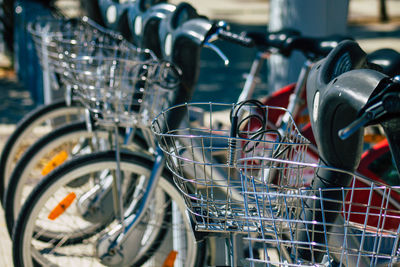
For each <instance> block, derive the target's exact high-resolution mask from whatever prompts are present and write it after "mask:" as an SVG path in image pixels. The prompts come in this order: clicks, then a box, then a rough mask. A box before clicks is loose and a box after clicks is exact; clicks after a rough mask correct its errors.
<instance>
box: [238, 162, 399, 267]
mask: <svg viewBox="0 0 400 267" xmlns="http://www.w3.org/2000/svg"><path fill="white" fill-rule="evenodd" d="M241 160H242V161H243V162H244V164H242V166H241V168H240V172H241V175H240V176H241V180H242V185H243V194H244V198H245V203H246V214H245V217H246V219H247V223H248V228H249V229H253V228H256V229H258V231H257V233H250V232H249V237H248V238H247V241H248V242H249V247H250V251H249V258H248V261H249V262H250V263H251V264H250V266H259V265H262V266H265V265H268V266H270V265H272V266H378V265H379V266H388V265H390V264H393V263H398V262H399V261H400V248H399V237H400V235H399V234H400V209H399V207H400V195H399V192H400V187H399V186H393V187H392V186H388V185H384V184H381V183H379V182H373V181H371V180H368V179H367V178H363V177H360V176H357V175H355V174H352V173H349V172H346V171H342V170H338V169H333V168H328V167H324V166H318V165H317V164H306V163H301V162H296V161H288V160H280V159H276V158H275V159H274V158H271V157H249V158H244V159H241ZM249 162H253V163H254V162H257V164H248V163H249ZM282 164H284V165H285V168H282ZM292 170H296V172H303V173H305V172H314V173H315V175H316V176H318V177H322V179H323V177H326V175H330V176H331V177H335V178H337V179H339V180H341V181H343V180H349V181H351V182H350V183H349V185H347V186H343V187H340V186H338V187H336V188H324V189H322V188H315V189H313V188H310V187H308V186H305V185H304V183H303V181H302V180H298V179H297V178H296V177H293V176H291V177H290V179H284V177H285V175H283V174H281V173H282V172H291V171H292ZM265 172H267V173H271V172H277V173H280V174H279V175H275V178H274V180H269V181H264V177H265ZM332 175H333V176H332ZM297 177H301V175H298V176H297ZM277 178H278V179H277ZM258 264H259V265H258Z"/></svg>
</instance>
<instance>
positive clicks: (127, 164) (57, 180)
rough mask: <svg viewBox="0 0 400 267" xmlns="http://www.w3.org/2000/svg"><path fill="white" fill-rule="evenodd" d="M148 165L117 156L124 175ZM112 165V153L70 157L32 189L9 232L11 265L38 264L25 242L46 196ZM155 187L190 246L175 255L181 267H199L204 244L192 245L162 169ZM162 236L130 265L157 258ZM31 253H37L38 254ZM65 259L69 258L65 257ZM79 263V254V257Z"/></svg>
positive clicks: (138, 158) (145, 170)
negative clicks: (179, 221)
mask: <svg viewBox="0 0 400 267" xmlns="http://www.w3.org/2000/svg"><path fill="white" fill-rule="evenodd" d="M152 164H153V162H152V161H151V160H150V159H147V158H144V157H141V156H138V155H135V154H133V153H126V152H122V153H121V167H122V169H123V170H124V172H125V171H126V172H128V171H132V173H134V174H136V175H141V176H146V175H148V174H149V173H150V172H151V168H152ZM115 165H116V163H115V151H103V152H96V153H93V154H88V155H84V156H82V157H77V158H74V159H72V160H71V161H69V162H67V163H65V164H64V165H62V166H61V167H60V168H57V169H56V170H55V171H54V172H52V173H51V174H50V175H49V176H47V177H46V178H45V179H43V180H42V181H41V182H40V183H39V184H38V185H37V186H36V187H35V189H34V190H33V191H32V193H31V194H30V196H29V198H28V200H27V202H26V203H29V204H25V205H24V206H23V207H22V210H21V213H20V216H19V217H18V220H17V223H16V225H15V229H14V233H13V240H14V242H13V251H14V254H13V259H14V264H15V266H32V264H34V263H35V264H37V263H38V262H37V258H36V259H33V256H32V254H31V245H30V244H28V245H27V243H29V242H30V241H31V239H32V234H35V232H34V228H35V227H37V226H35V225H34V223H33V220H34V219H36V217H35V216H37V215H38V214H39V211H40V209H41V208H42V207H44V202H45V201H46V200H47V199H48V198H49V195H50V194H51V193H52V192H53V191H55V190H56V189H58V187H61V186H62V185H65V184H68V183H69V182H71V181H72V180H73V179H74V178H75V177H77V176H78V177H79V174H80V175H83V174H85V173H86V174H87V173H90V172H91V171H92V170H104V168H111V167H115ZM157 188H158V190H162V191H163V192H164V193H165V194H166V195H167V196H168V197H169V198H170V199H171V200H173V201H174V202H175V203H176V204H177V205H178V208H179V212H180V213H181V215H183V216H182V217H181V219H182V220H184V221H183V224H184V225H183V226H184V227H185V231H183V234H185V238H184V239H185V244H186V245H188V246H190V252H188V253H187V255H178V256H180V257H181V258H182V259H185V261H186V263H188V261H189V263H190V264H186V263H185V265H184V266H201V265H202V264H203V260H204V255H205V254H204V253H205V246H204V244H202V245H200V246H196V245H195V244H196V243H195V242H194V236H193V234H192V232H191V231H192V230H191V226H190V223H189V222H188V221H187V217H186V216H185V215H184V214H185V204H184V201H183V199H182V198H181V195H180V193H179V191H178V190H177V189H176V187H175V186H174V184H173V181H172V177H171V175H170V173H168V172H167V171H166V170H164V171H163V173H162V177H161V179H160V182H159V184H158V187H157ZM162 191H161V192H162ZM159 192H160V191H158V192H157V194H155V196H159ZM167 203H168V202H167ZM168 205H170V203H168ZM162 210H165V209H161V210H158V209H157V211H162ZM63 215H64V214H63ZM170 226H173V225H172V224H171V225H166V227H163V226H161V228H160V229H164V230H165V229H167V230H171V229H170ZM177 228H178V227H177ZM162 232H164V231H160V233H162ZM162 235H163V237H164V238H163V239H164V240H163V241H162V242H155V241H156V240H160V239H159V236H158V234H157V236H155V237H153V241H154V242H151V244H147V247H144V249H145V251H142V253H139V255H140V256H138V257H139V259H137V260H136V262H135V263H136V264H134V265H133V266H141V265H142V263H144V262H145V261H147V260H148V259H149V258H153V257H155V256H157V255H158V254H155V251H156V252H157V253H161V252H162V249H163V245H164V244H161V243H163V242H167V243H168V241H169V240H167V239H165V238H166V235H165V233H163V234H162ZM168 245H169V246H171V243H168ZM64 249H65V247H64ZM169 250H170V248H169ZM147 251H150V253H151V255H147V254H146V252H147ZM35 252H36V253H38V252H39V251H35ZM35 252H33V253H35ZM167 252H168V251H167ZM35 255H36V254H35ZM53 256H54V255H53ZM69 259H72V258H71V257H69ZM32 260H34V262H32ZM80 260H82V255H80ZM156 264H157V265H155V266H161V265H160V262H158V263H156Z"/></svg>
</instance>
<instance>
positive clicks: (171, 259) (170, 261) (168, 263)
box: [163, 250, 178, 267]
mask: <svg viewBox="0 0 400 267" xmlns="http://www.w3.org/2000/svg"><path fill="white" fill-rule="evenodd" d="M176 255H178V251H175V250H171V252H170V253H169V254H168V256H167V258H166V259H165V261H164V264H163V267H173V266H174V263H175V259H176Z"/></svg>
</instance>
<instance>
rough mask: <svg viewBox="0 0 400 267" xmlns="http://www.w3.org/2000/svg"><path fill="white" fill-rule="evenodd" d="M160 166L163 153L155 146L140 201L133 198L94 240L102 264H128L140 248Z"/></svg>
mask: <svg viewBox="0 0 400 267" xmlns="http://www.w3.org/2000/svg"><path fill="white" fill-rule="evenodd" d="M164 165H165V156H164V154H163V153H162V151H161V149H160V148H157V151H156V157H155V162H154V165H153V169H152V171H151V173H150V177H149V179H148V181H147V185H146V187H145V188H144V190H143V192H144V193H143V194H142V197H141V198H140V201H133V202H132V204H131V205H130V207H128V208H127V210H126V211H125V212H124V218H123V219H122V220H120V222H119V223H118V224H117V225H116V226H115V227H113V229H111V231H109V232H107V233H106V234H104V236H103V237H101V238H100V239H99V241H98V244H97V256H98V258H99V259H100V261H101V263H102V264H105V265H107V266H123V265H127V264H129V263H132V261H133V260H134V258H135V257H136V256H137V254H138V252H139V250H140V248H141V243H140V240H142V238H143V235H144V232H145V229H146V210H147V208H148V207H149V204H150V202H151V199H152V196H153V195H154V192H155V189H156V187H157V184H158V181H159V179H160V177H161V172H162V170H163V169H164ZM116 191H120V190H116ZM119 194H121V192H119ZM118 201H121V200H118ZM119 207H121V204H120V205H119Z"/></svg>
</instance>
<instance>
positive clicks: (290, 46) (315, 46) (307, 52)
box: [207, 22, 352, 60]
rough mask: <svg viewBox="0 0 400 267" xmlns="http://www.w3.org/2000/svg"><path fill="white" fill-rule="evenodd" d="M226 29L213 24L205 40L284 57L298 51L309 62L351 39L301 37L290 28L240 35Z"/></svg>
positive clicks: (342, 37)
mask: <svg viewBox="0 0 400 267" xmlns="http://www.w3.org/2000/svg"><path fill="white" fill-rule="evenodd" d="M226 28H227V27H226V24H223V23H222V24H221V22H217V23H215V24H214V25H213V27H212V29H211V31H210V33H209V36H208V38H207V40H210V41H209V42H212V41H213V40H215V39H221V40H225V41H228V42H231V43H235V44H238V45H241V46H244V47H256V48H257V49H258V50H262V51H268V50H273V49H276V50H277V51H278V53H279V54H281V55H283V56H285V57H289V56H290V55H291V54H292V52H293V51H299V52H301V53H302V54H303V55H304V56H305V57H306V58H308V59H311V60H316V59H318V58H322V57H325V56H326V55H327V54H328V53H329V52H330V51H331V50H332V49H333V48H335V47H336V46H337V45H338V44H339V43H340V42H341V41H343V40H351V39H352V38H350V37H348V36H342V35H331V36H326V37H312V36H302V35H301V33H300V32H299V31H297V30H295V29H291V28H286V29H283V30H280V31H276V32H267V33H265V32H242V33H241V34H237V33H234V32H231V31H229V30H227V29H226Z"/></svg>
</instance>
